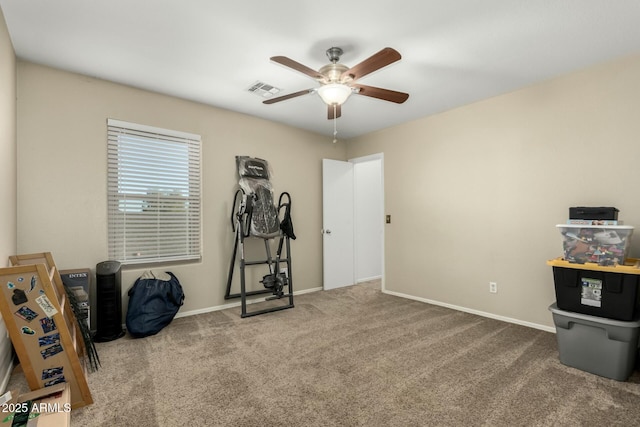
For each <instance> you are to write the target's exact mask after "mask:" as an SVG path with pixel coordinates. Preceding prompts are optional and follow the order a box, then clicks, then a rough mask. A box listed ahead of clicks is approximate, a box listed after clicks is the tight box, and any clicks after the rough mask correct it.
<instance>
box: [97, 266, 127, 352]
mask: <svg viewBox="0 0 640 427" xmlns="http://www.w3.org/2000/svg"><path fill="white" fill-rule="evenodd" d="M120 265H121V264H120V263H119V262H118V261H104V262H101V263H99V264H97V265H96V306H97V307H96V308H97V310H96V311H97V316H96V317H97V322H96V323H97V330H96V336H95V337H94V339H93V340H94V341H95V342H106V341H113V340H116V339H118V338H121V337H123V336H124V330H123V329H122V295H121V289H122V284H121V275H120Z"/></svg>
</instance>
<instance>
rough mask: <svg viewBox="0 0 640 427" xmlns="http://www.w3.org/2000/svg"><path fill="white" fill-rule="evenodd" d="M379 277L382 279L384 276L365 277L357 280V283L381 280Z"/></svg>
mask: <svg viewBox="0 0 640 427" xmlns="http://www.w3.org/2000/svg"><path fill="white" fill-rule="evenodd" d="M379 279H382V276H373V277H365V278H363V279H358V280H356V283H364V282H370V281H372V280H379Z"/></svg>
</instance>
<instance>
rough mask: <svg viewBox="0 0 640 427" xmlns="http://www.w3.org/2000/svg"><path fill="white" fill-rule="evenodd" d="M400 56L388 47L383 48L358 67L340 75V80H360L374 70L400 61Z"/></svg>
mask: <svg viewBox="0 0 640 427" xmlns="http://www.w3.org/2000/svg"><path fill="white" fill-rule="evenodd" d="M400 58H402V56H401V55H400V53H399V52H398V51H397V50H395V49H393V48H390V47H385V48H384V49H382V50H381V51H380V52H378V53H376V54H374V55H371V56H370V57H369V58H367V59H365V60H364V61H362V62H361V63H359V64H358V65H356V66H354V67H351V68H350V69H348V70H347V71H345V72H344V73H342V78H343V79H344V78H345V77H347V76H349V77H351V78H352V79H353V80H357V79H360V78H362V77H364V76H366V75H367V74H369V73H373V72H374V71H376V70H379V69H380V68H382V67H386V66H387V65H389V64H393V63H394V62H396V61H398V60H400Z"/></svg>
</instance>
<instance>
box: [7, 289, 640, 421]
mask: <svg viewBox="0 0 640 427" xmlns="http://www.w3.org/2000/svg"><path fill="white" fill-rule="evenodd" d="M272 303H277V302H272ZM261 304H267V303H261ZM255 307H257V306H256V305H250V306H249V308H250V309H254V308H255ZM239 312H240V309H239V308H232V309H226V310H222V311H216V312H211V313H206V314H201V315H197V316H191V317H184V318H179V319H175V320H174V321H173V322H172V323H171V324H170V325H169V326H168V327H166V328H165V329H163V330H162V331H161V332H160V333H159V334H158V335H156V336H152V337H147V338H143V339H132V338H130V337H129V336H128V335H127V336H126V337H124V338H121V339H118V340H115V341H112V342H108V343H100V344H97V346H98V352H99V354H100V359H101V361H102V368H101V369H100V370H99V371H97V372H95V373H92V374H89V378H88V380H89V385H90V388H91V392H92V394H93V398H94V401H95V403H94V404H93V405H91V406H88V407H85V408H81V409H78V410H74V411H73V412H72V414H71V415H72V416H71V423H72V426H83V427H84V426H105V427H106V426H109V427H113V426H142V427H146V426H154V427H155V426H171V427H172V426H323V427H325V426H510V427H511V426H602V425H607V426H631V425H640V373H639V372H638V371H636V372H634V374H633V375H632V376H631V378H630V379H629V380H628V381H626V382H618V381H614V380H610V379H607V378H602V377H599V376H596V375H592V374H589V373H586V372H583V371H580V370H577V369H574V368H571V367H567V366H564V365H562V364H561V363H560V362H559V360H558V350H557V344H556V337H555V335H554V334H552V333H548V332H544V331H540V330H536V329H531V328H527V327H523V326H518V325H514V324H510V323H504V322H500V321H497V320H493V319H488V318H484V317H479V316H475V315H472V314H468V313H463V312H459V311H455V310H451V309H447V308H443V307H439V306H434V305H429V304H425V303H421V302H417V301H412V300H407V299H403V298H398V297H394V296H390V295H385V294H383V293H382V292H381V291H380V289H379V284H378V283H376V282H372V283H365V284H360V285H356V286H351V287H348V288H342V289H336V290H331V291H320V292H314V293H310V294H305V295H300V296H297V297H296V298H295V308H293V309H289V310H283V311H279V312H275V313H269V314H265V315H261V316H256V317H251V318H246V319H241V318H240V316H239ZM549 315H550V316H551V314H549ZM25 384H26V383H25V382H24V378H23V376H22V378H21V374H14V376H13V377H12V379H11V384H10V387H15V386H18V385H22V386H25Z"/></svg>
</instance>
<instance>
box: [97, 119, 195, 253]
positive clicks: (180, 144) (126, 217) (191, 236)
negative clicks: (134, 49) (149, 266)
mask: <svg viewBox="0 0 640 427" xmlns="http://www.w3.org/2000/svg"><path fill="white" fill-rule="evenodd" d="M107 133H108V138H107V139H108V140H107V159H108V160H107V163H108V177H107V200H108V222H109V224H108V240H109V259H113V260H118V261H120V262H122V263H124V264H136V263H148V262H163V261H177V260H193V259H199V258H200V255H201V231H200V230H201V203H200V136H199V135H194V134H188V133H183V132H177V131H172V130H166V129H159V128H153V127H150V126H144V125H138V124H134V123H127V122H123V121H119V120H113V119H109V120H108V121H107Z"/></svg>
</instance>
